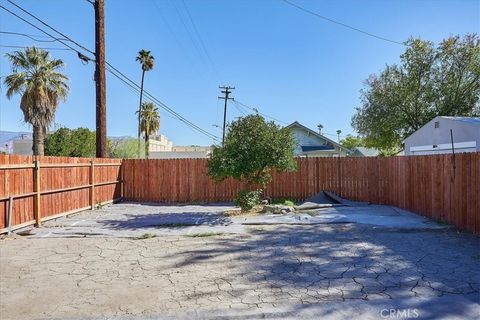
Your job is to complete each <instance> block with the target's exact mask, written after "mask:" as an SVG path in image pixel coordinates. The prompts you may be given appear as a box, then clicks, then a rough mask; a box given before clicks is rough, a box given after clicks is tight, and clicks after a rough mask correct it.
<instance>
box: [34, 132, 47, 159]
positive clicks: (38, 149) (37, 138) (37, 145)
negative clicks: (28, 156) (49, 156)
mask: <svg viewBox="0 0 480 320" xmlns="http://www.w3.org/2000/svg"><path fill="white" fill-rule="evenodd" d="M44 140H45V129H44V128H43V127H42V126H38V125H35V126H33V147H32V149H33V154H34V155H36V156H43V155H44V145H43V142H44Z"/></svg>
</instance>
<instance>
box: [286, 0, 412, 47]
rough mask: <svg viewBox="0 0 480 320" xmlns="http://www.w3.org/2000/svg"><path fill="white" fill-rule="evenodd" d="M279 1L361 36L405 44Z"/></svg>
mask: <svg viewBox="0 0 480 320" xmlns="http://www.w3.org/2000/svg"><path fill="white" fill-rule="evenodd" d="M280 1H283V2H285V3H286V4H288V5H290V6H292V7H295V8H297V9H298V10H301V11H303V12H305V13H308V14H310V15H313V16H315V17H317V18H320V19H323V20H326V21H328V22H331V23H334V24H337V25H339V26H342V27H344V28H348V29H351V30H353V31H356V32H360V33H363V34H365V35H367V36H369V37H373V38H377V39H379V40H383V41H387V42H391V43H395V44H399V45H402V46H405V44H404V43H402V42H399V41H395V40H391V39H388V38H385V37H382V36H378V35H376V34H373V33H370V32H367V31H364V30H361V29H358V28H356V27H352V26H350V25H348V24H346V23H343V22H340V21H337V20H334V19H331V18H328V17H325V16H322V15H321V14H319V13H316V12H314V11H311V10H309V9H307V8H304V7H302V6H300V5H298V4H296V3H293V2H291V1H289V0H280Z"/></svg>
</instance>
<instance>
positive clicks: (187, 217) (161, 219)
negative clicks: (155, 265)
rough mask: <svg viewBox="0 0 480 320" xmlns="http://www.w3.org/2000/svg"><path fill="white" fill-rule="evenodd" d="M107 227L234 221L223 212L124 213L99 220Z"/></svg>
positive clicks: (203, 224) (143, 226) (180, 226)
mask: <svg viewBox="0 0 480 320" xmlns="http://www.w3.org/2000/svg"><path fill="white" fill-rule="evenodd" d="M98 222H99V223H100V224H102V225H103V226H104V228H107V229H115V230H119V229H130V230H138V229H143V228H182V227H190V226H221V225H223V226H226V225H229V224H231V223H232V221H231V220H230V219H229V218H227V217H224V216H223V214H222V213H208V212H174V213H148V214H124V215H123V216H122V217H121V219H106V220H99V221H98Z"/></svg>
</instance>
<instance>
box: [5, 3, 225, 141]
mask: <svg viewBox="0 0 480 320" xmlns="http://www.w3.org/2000/svg"><path fill="white" fill-rule="evenodd" d="M7 1H8V2H10V3H11V4H13V5H14V6H15V7H17V8H18V9H20V10H22V11H23V12H25V13H26V14H28V15H29V16H31V17H32V18H34V19H35V20H37V21H39V22H40V23H42V24H43V25H45V26H47V27H48V28H49V29H51V30H53V31H55V32H56V33H58V34H60V35H61V36H63V37H64V38H65V39H66V40H68V41H70V42H72V43H74V44H75V45H76V46H78V47H79V48H82V49H83V50H85V51H87V52H89V53H92V54H95V53H94V52H93V51H92V50H90V49H88V48H86V47H85V46H83V45H81V44H79V43H78V42H76V41H75V40H73V39H71V38H70V37H68V36H67V35H65V34H63V33H62V32H60V31H58V30H57V29H55V28H53V27H52V26H50V25H49V24H48V23H46V22H44V21H43V20H41V19H40V18H38V17H36V16H35V15H33V14H32V13H30V12H28V11H27V10H25V9H23V8H22V7H20V6H19V5H17V4H16V3H14V2H13V1H11V0H7ZM0 8H2V9H4V10H5V11H7V12H9V13H10V14H12V15H14V16H15V17H17V18H18V19H20V20H22V21H24V22H25V23H27V24H29V25H30V26H32V27H34V28H36V29H37V30H39V31H41V32H43V33H45V34H46V35H48V36H49V37H51V38H52V39H56V40H57V41H59V42H60V43H62V44H63V45H65V46H66V47H68V48H70V49H71V50H74V51H76V52H77V53H78V54H79V56H80V55H82V53H81V52H80V51H79V50H77V49H75V48H73V47H72V46H70V45H68V44H66V43H65V42H64V41H63V40H61V39H59V38H57V37H55V36H53V35H51V34H50V33H48V32H47V31H45V30H43V29H41V28H39V27H38V26H36V25H34V24H33V23H31V22H29V21H28V20H26V19H24V18H23V17H21V16H19V15H17V14H16V13H14V12H12V11H11V10H9V9H7V8H5V7H4V6H2V5H0ZM89 59H90V58H89ZM90 60H93V61H94V59H90ZM106 65H107V66H109V67H110V68H111V69H113V70H114V71H115V72H117V73H118V75H115V74H114V75H115V76H116V77H117V78H118V79H121V78H122V77H123V78H124V79H121V80H122V82H123V83H125V84H127V83H130V84H131V85H133V86H134V87H137V88H140V86H139V85H138V84H137V83H136V82H135V81H133V80H131V79H130V78H129V77H128V76H126V75H125V74H124V73H122V72H121V71H120V70H118V69H117V68H115V67H114V66H113V65H112V64H110V63H109V62H108V61H106ZM109 72H110V73H111V74H113V73H112V71H111V70H109ZM143 92H144V95H145V96H147V97H148V98H150V99H152V100H153V101H155V102H156V103H157V104H159V106H160V107H161V108H162V109H164V110H166V111H167V112H170V113H171V114H173V115H174V116H175V117H176V119H177V120H180V121H181V122H183V123H185V124H187V125H188V126H190V127H192V128H193V129H195V130H197V131H198V132H200V133H202V134H204V135H206V136H207V137H209V138H211V139H212V140H215V141H220V138H219V137H218V136H216V135H214V134H212V133H210V132H208V131H206V130H204V129H202V128H200V127H199V126H197V125H195V124H194V123H193V122H191V121H190V120H188V119H186V118H185V117H183V116H182V115H180V114H179V113H177V112H176V111H175V110H173V109H172V108H170V107H169V106H168V105H166V104H165V103H163V102H161V101H160V100H158V99H157V98H156V97H155V96H153V95H152V94H150V93H149V92H147V91H146V90H144V91H143Z"/></svg>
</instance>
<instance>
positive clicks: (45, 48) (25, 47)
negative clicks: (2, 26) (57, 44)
mask: <svg viewBox="0 0 480 320" xmlns="http://www.w3.org/2000/svg"><path fill="white" fill-rule="evenodd" d="M0 47H2V48H12V49H27V48H30V47H28V46H12V45H6V44H0ZM33 47H35V48H37V49H43V50H67V51H73V50H72V49H69V48H50V47H37V46H33Z"/></svg>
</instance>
